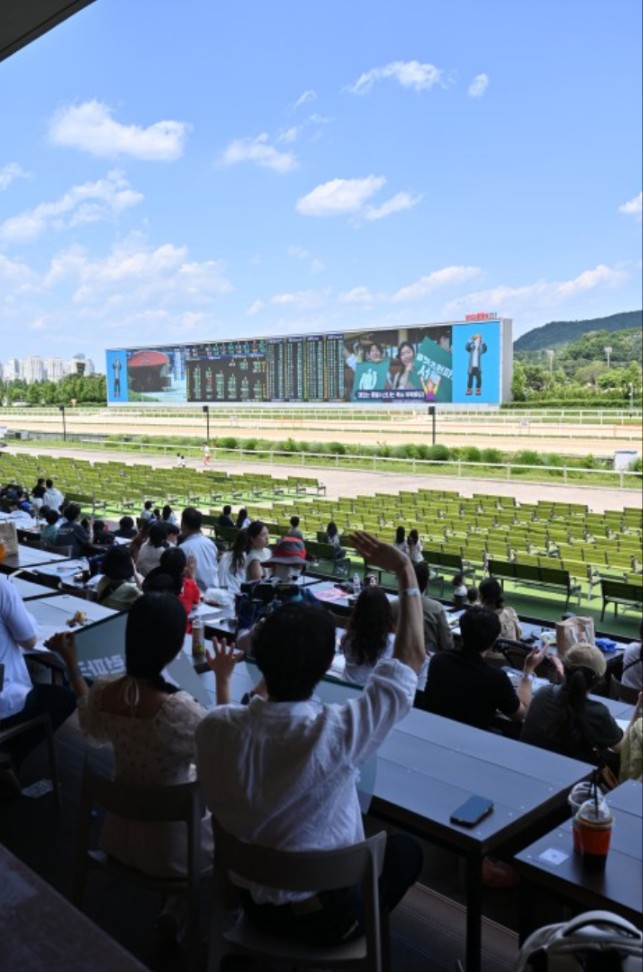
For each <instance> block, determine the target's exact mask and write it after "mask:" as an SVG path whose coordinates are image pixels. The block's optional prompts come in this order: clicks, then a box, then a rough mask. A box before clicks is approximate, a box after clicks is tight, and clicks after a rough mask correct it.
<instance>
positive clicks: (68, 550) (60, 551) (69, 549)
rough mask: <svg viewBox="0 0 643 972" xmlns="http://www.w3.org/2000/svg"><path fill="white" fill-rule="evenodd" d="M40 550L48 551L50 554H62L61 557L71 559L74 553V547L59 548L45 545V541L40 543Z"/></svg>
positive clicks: (54, 545) (49, 544) (51, 544)
mask: <svg viewBox="0 0 643 972" xmlns="http://www.w3.org/2000/svg"><path fill="white" fill-rule="evenodd" d="M40 549H41V550H46V551H47V552H48V553H55V554H60V556H61V557H71V555H72V552H73V549H74V548H73V547H57V546H56V544H54V543H45V541H44V540H41V541H40Z"/></svg>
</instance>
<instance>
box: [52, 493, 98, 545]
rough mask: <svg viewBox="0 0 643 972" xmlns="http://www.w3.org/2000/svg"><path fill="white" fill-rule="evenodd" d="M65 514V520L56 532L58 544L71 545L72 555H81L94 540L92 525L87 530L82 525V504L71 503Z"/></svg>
mask: <svg viewBox="0 0 643 972" xmlns="http://www.w3.org/2000/svg"><path fill="white" fill-rule="evenodd" d="M63 516H64V520H63V522H62V523H61V524H60V526H59V527H58V532H57V533H56V546H57V547H70V548H71V555H72V557H81V556H82V555H83V554H84V553H85V550H86V548H87V545H88V544H90V543H91V542H92V530H91V527H90V529H89V530H86V529H85V527H83V526H81V525H80V523H79V520H80V506H78V504H77V503H69V504H68V505H67V506H66V507H65V511H64V514H63Z"/></svg>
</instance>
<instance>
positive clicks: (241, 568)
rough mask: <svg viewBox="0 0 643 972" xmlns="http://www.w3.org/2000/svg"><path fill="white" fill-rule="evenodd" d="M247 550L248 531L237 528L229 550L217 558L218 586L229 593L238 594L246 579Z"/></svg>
mask: <svg viewBox="0 0 643 972" xmlns="http://www.w3.org/2000/svg"><path fill="white" fill-rule="evenodd" d="M247 552H248V533H247V531H246V530H239V532H238V533H237V535H236V537H235V538H234V543H233V545H232V549H231V550H227V551H226V552H225V553H224V554H223V555H222V556H221V559H220V560H219V587H224V588H225V589H226V590H228V591H230V593H231V594H240V593H241V585H242V584H243V582H244V581H245V579H246V558H247Z"/></svg>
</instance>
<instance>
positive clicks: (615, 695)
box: [609, 672, 639, 705]
mask: <svg viewBox="0 0 643 972" xmlns="http://www.w3.org/2000/svg"><path fill="white" fill-rule="evenodd" d="M609 690H610V699H615V700H616V701H617V702H627V703H629V705H636V703H637V701H638V697H639V690H638V689H636V688H632V687H631V686H630V685H623V683H622V682H620V681H619V680H618V678H617V677H616V675H614V674H612V673H611V672H610V683H609Z"/></svg>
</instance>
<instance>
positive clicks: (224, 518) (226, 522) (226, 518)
mask: <svg viewBox="0 0 643 972" xmlns="http://www.w3.org/2000/svg"><path fill="white" fill-rule="evenodd" d="M231 513H232V507H231V506H228V505H227V504H226V505H225V506H224V507H223V510H222V511H221V513H220V514H219V520H218V523H219V526H222V527H233V526H234V520H233V519H232V517H231V516H230V514H231Z"/></svg>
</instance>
